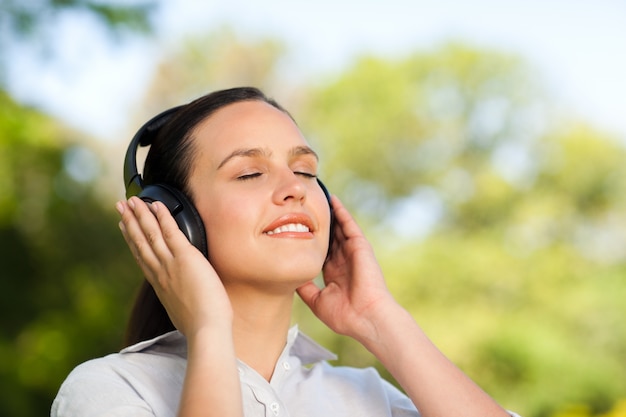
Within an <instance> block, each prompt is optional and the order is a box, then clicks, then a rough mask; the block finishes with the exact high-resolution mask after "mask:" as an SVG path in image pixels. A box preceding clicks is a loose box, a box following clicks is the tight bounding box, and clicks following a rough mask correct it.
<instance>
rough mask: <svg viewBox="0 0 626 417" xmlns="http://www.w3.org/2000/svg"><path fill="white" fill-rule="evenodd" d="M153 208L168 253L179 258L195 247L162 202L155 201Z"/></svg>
mask: <svg viewBox="0 0 626 417" xmlns="http://www.w3.org/2000/svg"><path fill="white" fill-rule="evenodd" d="M151 206H152V207H151V208H152V211H153V213H154V215H155V216H156V218H157V220H158V222H159V225H160V227H161V232H162V237H163V240H164V242H165V244H166V245H167V248H168V251H169V252H170V253H171V254H172V255H173V256H178V255H180V254H181V253H182V252H183V251H187V250H189V247H190V246H192V247H193V245H192V244H191V242H189V239H187V236H185V234H184V233H183V232H182V231H181V230H180V228H179V227H178V224H177V223H176V220H175V219H174V217H172V214H171V213H170V211H169V210H168V208H167V207H166V206H165V205H164V204H163V203H162V202H160V201H155V202H154V203H152V204H151Z"/></svg>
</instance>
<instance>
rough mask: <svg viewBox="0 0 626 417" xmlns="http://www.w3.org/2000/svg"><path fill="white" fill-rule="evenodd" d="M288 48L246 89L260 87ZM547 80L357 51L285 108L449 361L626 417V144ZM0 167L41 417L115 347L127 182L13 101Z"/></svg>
mask: <svg viewBox="0 0 626 417" xmlns="http://www.w3.org/2000/svg"><path fill="white" fill-rule="evenodd" d="M259 45H266V46H267V45H270V46H271V44H264V43H263V42H260V43H259ZM198 48H199V47H198V46H197V45H196V46H195V47H194V48H191V49H190V51H191V52H190V53H192V54H193V56H195V57H196V59H199V58H198V57H201V55H202V53H201V51H198ZM217 50H219V49H217ZM224 50H231V49H230V48H225V49H224ZM242 50H244V51H249V49H246V48H242ZM276 54H277V52H276V49H274V48H273V47H268V48H267V49H266V50H264V52H263V53H262V55H260V57H259V58H258V60H259V61H258V62H262V63H263V66H262V71H263V72H262V73H261V74H260V75H259V74H256V75H255V74H244V75H241V76H240V77H243V78H237V79H236V83H239V84H241V83H244V81H245V80H247V79H252V80H254V79H263V80H266V79H268V75H267V74H269V73H271V71H270V70H268V65H270V64H269V63H268V62H267V60H266V58H267V57H268V56H270V58H271V57H274V58H271V59H277V55H276ZM174 56H176V55H175V54H174ZM180 58H181V57H180V56H179V60H180ZM191 58H193V57H190V59H191ZM248 58H249V57H248ZM268 59H269V58H268ZM242 62H245V59H243V61H242ZM239 64H240V62H239V61H237V60H236V59H234V58H233V64H232V65H233V66H238V65H239ZM199 65H200V64H198V65H195V66H194V68H196V70H197V68H198V67H199ZM164 68H166V67H164ZM173 68H174V69H176V72H171V71H170V72H167V73H166V74H163V73H162V74H161V75H160V76H161V77H164V78H161V81H163V80H164V79H168V77H171V76H172V75H171V74H172V73H175V74H177V73H178V71H181V69H180V67H178V66H174V67H173ZM224 71H225V70H224ZM168 74H169V75H168ZM194 74H195V72H194ZM220 74H221V72H220ZM214 75H215V74H214ZM157 76H159V74H157ZM215 76H218V75H215ZM197 77H200V75H199V74H198V75H197ZM255 77H257V78H255ZM259 77H261V78H259ZM179 78H180V79H183V78H184V74H182V73H181V74H180V75H177V76H176V79H179ZM194 78H195V77H194ZM535 79H536V74H533V73H532V71H531V70H530V69H529V68H527V67H526V66H525V65H524V63H523V62H521V61H520V60H519V59H518V58H516V57H512V56H507V55H503V54H501V53H498V52H494V51H483V50H476V49H472V48H468V47H465V46H462V45H449V46H446V47H442V48H440V49H436V50H433V51H430V52H423V53H416V54H414V55H411V56H408V57H406V58H404V59H399V60H396V61H393V60H383V59H380V58H377V57H364V58H363V59H361V60H359V61H358V62H356V63H355V65H354V66H353V67H352V68H349V69H348V70H346V71H345V72H344V73H341V74H338V75H337V77H336V78H335V79H329V80H327V81H326V82H318V83H316V84H315V85H312V86H310V87H309V88H308V91H307V93H306V94H304V95H299V96H298V97H297V98H296V100H295V101H294V102H293V103H289V102H288V101H287V102H284V100H281V101H283V104H285V105H286V107H287V108H289V109H290V110H291V111H292V114H293V115H294V116H295V118H296V119H297V120H298V122H299V123H300V125H301V127H302V129H303V130H304V131H305V133H306V134H307V136H308V137H310V139H311V141H312V143H313V145H314V147H315V148H316V149H318V150H319V153H320V154H321V158H322V167H323V172H322V177H323V179H324V182H325V183H326V184H327V186H329V188H330V189H331V191H332V192H333V193H336V194H338V195H339V196H340V197H341V198H342V199H343V200H344V201H345V202H346V203H347V204H348V206H349V207H350V208H351V210H352V211H353V213H354V214H355V215H356V216H357V217H358V219H359V222H360V223H361V224H362V226H363V228H364V229H365V230H366V233H367V234H368V236H369V237H370V239H371V241H372V243H373V245H374V246H375V248H376V250H377V254H378V258H379V260H380V263H381V265H382V267H383V270H384V271H385V274H386V277H387V280H388V285H389V287H390V289H391V291H392V292H393V294H394V295H395V296H396V297H397V299H398V301H399V302H400V303H401V304H403V305H404V306H405V307H406V308H408V309H409V310H410V311H411V312H412V313H413V315H414V317H415V318H416V320H417V321H418V322H419V323H420V325H421V326H423V327H424V329H425V330H426V332H427V333H428V334H429V335H430V336H431V337H432V339H433V340H434V341H435V343H436V344H437V345H438V346H439V347H440V348H441V349H442V350H443V351H444V352H445V353H446V354H447V355H448V356H450V357H451V359H452V360H453V361H455V362H456V363H457V364H458V365H459V366H460V367H461V368H463V369H464V370H465V371H466V372H467V373H468V374H469V375H470V376H471V377H472V378H473V379H475V380H476V381H477V382H478V383H479V384H480V385H481V386H483V387H484V388H485V389H486V390H487V391H488V392H489V393H491V394H492V395H493V396H494V397H495V398H496V399H497V400H498V401H500V402H501V403H502V404H503V405H504V406H506V407H507V408H510V409H512V410H515V411H517V412H519V413H521V414H522V415H524V416H525V417H548V416H549V417H623V416H624V415H625V413H626V412H625V409H624V404H625V403H624V401H626V400H625V398H626V303H624V299H626V210H625V208H626V207H625V205H626V197H625V195H626V194H625V193H624V190H626V183H625V182H626V172H625V170H626V167H624V164H623V162H622V161H623V160H624V159H625V156H626V150H625V148H624V146H623V144H620V143H618V142H617V141H616V140H615V139H614V138H612V137H610V136H608V135H606V134H604V133H603V132H601V131H598V130H597V129H594V128H592V127H589V126H586V125H585V123H584V121H570V122H568V123H562V124H555V123H553V122H552V120H553V119H552V113H551V109H550V106H549V105H548V104H547V103H548V101H547V99H546V98H545V97H543V96H542V93H541V91H542V90H541V86H540V85H537V83H536V81H535ZM170 81H172V80H171V79H170ZM233 83H235V80H234V81H233ZM157 84H160V85H166V84H167V85H170V86H171V88H173V89H177V90H184V91H188V90H185V87H183V86H181V85H180V83H177V82H170V83H163V82H160V83H157ZM157 93H158V94H157ZM202 93H203V91H199V92H198V94H202ZM270 93H271V91H270ZM152 94H157V96H159V95H161V96H163V97H168V96H169V95H168V94H167V92H160V91H156V92H155V90H153V92H152ZM121 157H122V154H120V155H119V158H120V159H121ZM0 174H1V175H0V267H1V270H2V278H3V280H2V282H3V283H4V285H5V288H4V290H3V291H2V293H1V294H0V297H2V299H1V300H0V301H1V304H0V305H1V308H2V314H0V320H1V321H2V326H1V333H0V415H6V416H34V415H42V414H43V415H46V414H47V413H48V410H49V407H50V402H51V401H52V398H53V396H54V395H55V394H56V391H57V389H58V387H59V385H60V383H61V381H62V380H63V379H64V378H65V376H66V375H67V373H68V372H69V371H70V370H71V369H72V368H73V367H74V366H75V365H76V364H78V363H80V362H82V361H84V360H87V359H89V358H92V357H96V356H101V355H104V354H107V353H110V352H113V351H116V350H118V349H119V347H120V345H119V344H120V343H121V340H122V333H123V327H124V324H125V320H126V317H127V313H128V308H129V304H130V300H131V298H132V295H133V293H134V291H135V288H136V286H137V284H138V283H139V279H138V277H139V270H138V268H137V267H136V266H135V264H134V261H133V260H132V257H131V256H130V254H129V253H128V251H127V249H126V247H125V244H124V242H123V239H122V238H121V236H120V234H119V232H118V230H117V226H116V224H117V215H116V214H115V213H114V212H113V209H112V198H111V196H110V194H109V193H108V192H107V189H108V188H106V187H104V186H103V185H102V182H101V181H102V179H103V178H108V177H117V176H119V175H120V174H119V173H117V172H109V167H108V165H107V164H106V163H105V162H104V155H100V154H99V153H98V151H97V150H96V147H95V146H93V144H90V143H89V142H87V141H86V140H84V139H79V137H78V135H77V134H76V133H75V132H71V131H68V130H66V129H65V128H63V127H62V126H61V125H59V123H58V122H55V121H54V120H51V119H50V118H47V117H45V116H43V115H41V114H40V113H38V112H36V111H34V110H32V109H28V108H25V107H23V106H20V105H18V104H16V103H14V102H13V101H12V100H11V98H10V97H8V96H6V95H0ZM424 211H426V212H428V213H429V215H430V216H431V217H429V219H431V220H430V221H429V224H428V225H427V226H428V227H426V228H425V229H419V230H418V231H416V230H413V228H412V223H414V222H415V219H416V218H418V219H419V217H416V216H417V215H418V214H419V213H422V212H424ZM294 319H295V320H296V321H298V322H299V323H300V324H301V327H302V328H303V329H304V331H306V332H307V333H310V334H311V335H312V336H314V337H315V338H316V339H318V340H320V341H321V342H322V343H323V344H324V345H326V346H327V347H328V348H330V349H331V350H333V351H336V352H338V353H339V355H340V363H341V364H349V365H355V366H370V365H371V366H376V367H378V366H379V365H378V364H377V363H376V361H375V360H374V358H373V357H372V356H371V355H370V354H369V353H368V352H366V351H364V349H363V348H362V347H360V346H358V345H357V344H356V342H354V341H351V340H349V339H346V338H343V337H339V336H336V335H333V334H332V333H331V332H329V331H328V330H327V329H324V328H323V326H322V325H320V324H319V323H318V322H317V320H316V319H315V318H313V317H312V315H311V314H310V312H308V311H306V308H304V307H303V305H302V303H300V302H296V309H295V317H294ZM415 354H419V352H415ZM380 371H381V373H383V374H384V375H385V376H387V377H390V376H389V375H388V374H387V373H386V372H385V371H384V370H382V369H380ZM620 399H621V400H620Z"/></svg>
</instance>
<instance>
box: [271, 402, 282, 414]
mask: <svg viewBox="0 0 626 417" xmlns="http://www.w3.org/2000/svg"><path fill="white" fill-rule="evenodd" d="M270 410H272V413H274V415H275V416H277V415H278V414H279V413H280V405H279V404H278V403H272V404H270Z"/></svg>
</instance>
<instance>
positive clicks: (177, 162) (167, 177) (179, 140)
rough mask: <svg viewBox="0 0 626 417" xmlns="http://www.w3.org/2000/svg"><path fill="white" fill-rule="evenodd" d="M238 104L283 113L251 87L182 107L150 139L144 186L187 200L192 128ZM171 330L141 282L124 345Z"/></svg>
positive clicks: (146, 285)
mask: <svg viewBox="0 0 626 417" xmlns="http://www.w3.org/2000/svg"><path fill="white" fill-rule="evenodd" d="M242 101H263V102H265V103H268V104H271V105H272V106H274V107H276V108H277V109H279V110H281V111H284V112H285V113H287V112H286V111H285V110H284V109H283V108H282V107H281V106H280V105H279V104H278V103H276V102H275V101H274V100H272V99H270V98H268V97H267V96H266V95H265V94H263V92H261V91H260V90H259V89H257V88H253V87H238V88H231V89H227V90H220V91H216V92H213V93H210V94H207V95H205V96H203V97H200V98H198V99H196V100H194V101H192V102H190V103H189V104H187V105H185V106H182V107H181V108H180V110H178V111H177V112H176V113H174V115H173V116H172V117H171V118H170V119H169V120H168V121H167V122H166V123H165V125H164V126H163V127H162V128H161V129H160V131H159V132H158V133H157V135H156V137H155V138H154V140H153V142H152V145H151V146H150V150H149V151H148V155H147V157H146V162H145V165H144V170H143V180H144V184H145V185H150V184H167V185H169V186H171V187H174V188H176V189H178V190H180V191H182V192H183V193H184V194H185V195H186V196H187V197H188V198H189V199H190V200H191V201H193V198H192V196H191V193H190V192H189V173H190V171H191V167H192V166H193V163H194V161H195V158H194V149H195V146H194V141H193V137H194V131H195V128H196V126H198V124H199V123H200V122H202V121H203V120H205V119H206V118H208V117H210V116H211V115H212V114H213V113H215V112H216V111H217V110H219V109H221V108H223V107H225V106H227V105H229V104H234V103H238V102H242ZM171 330H175V327H174V325H173V324H172V322H171V320H170V318H169V317H168V315H167V312H166V311H165V308H164V307H163V305H162V304H161V302H160V301H159V299H158V297H157V296H156V293H155V292H154V289H153V288H152V286H151V285H150V284H149V283H148V281H146V280H145V279H144V281H143V283H142V284H141V287H140V289H139V292H138V294H137V297H136V299H135V303H134V306H133V309H132V311H131V315H130V319H129V321H128V326H127V328H126V338H125V343H126V345H127V346H128V345H132V344H135V343H138V342H140V341H143V340H148V339H152V338H154V337H157V336H159V335H162V334H164V333H167V332H169V331H171Z"/></svg>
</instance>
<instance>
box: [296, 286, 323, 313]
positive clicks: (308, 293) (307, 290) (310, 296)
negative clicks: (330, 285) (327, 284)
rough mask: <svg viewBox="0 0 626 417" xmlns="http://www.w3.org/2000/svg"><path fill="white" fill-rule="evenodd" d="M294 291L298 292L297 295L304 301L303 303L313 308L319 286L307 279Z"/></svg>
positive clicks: (318, 292)
mask: <svg viewBox="0 0 626 417" xmlns="http://www.w3.org/2000/svg"><path fill="white" fill-rule="evenodd" d="M296 291H297V292H298V295H299V296H300V298H301V299H302V301H304V304H306V305H307V306H309V308H310V309H313V306H314V305H315V301H316V300H317V298H318V297H319V295H320V292H321V290H320V288H319V287H318V286H317V285H315V283H314V282H313V281H309V282H307V283H306V284H304V285H301V286H300V287H298V289H297V290H296Z"/></svg>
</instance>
